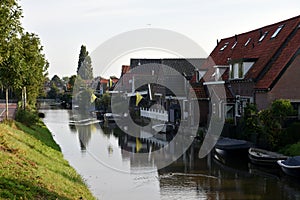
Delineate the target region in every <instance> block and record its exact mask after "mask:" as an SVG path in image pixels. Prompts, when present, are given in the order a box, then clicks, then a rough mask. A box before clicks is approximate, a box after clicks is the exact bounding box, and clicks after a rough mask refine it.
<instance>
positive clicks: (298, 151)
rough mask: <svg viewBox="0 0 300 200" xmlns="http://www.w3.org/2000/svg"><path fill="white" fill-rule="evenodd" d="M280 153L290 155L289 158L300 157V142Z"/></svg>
mask: <svg viewBox="0 0 300 200" xmlns="http://www.w3.org/2000/svg"><path fill="white" fill-rule="evenodd" d="M280 152H281V153H283V154H285V155H288V156H299V155H300V142H298V143H296V144H293V145H289V146H286V147H285V148H283V149H282V150H281V151H280Z"/></svg>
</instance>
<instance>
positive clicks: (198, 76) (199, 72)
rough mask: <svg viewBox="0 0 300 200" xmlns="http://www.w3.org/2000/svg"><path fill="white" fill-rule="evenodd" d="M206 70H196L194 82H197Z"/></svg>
mask: <svg viewBox="0 0 300 200" xmlns="http://www.w3.org/2000/svg"><path fill="white" fill-rule="evenodd" d="M205 72H206V71H196V82H197V83H199V82H200V80H201V78H202V77H203V76H204V74H205Z"/></svg>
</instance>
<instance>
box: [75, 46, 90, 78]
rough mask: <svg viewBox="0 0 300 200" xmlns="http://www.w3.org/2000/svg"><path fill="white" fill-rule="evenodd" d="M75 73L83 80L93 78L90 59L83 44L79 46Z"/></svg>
mask: <svg viewBox="0 0 300 200" xmlns="http://www.w3.org/2000/svg"><path fill="white" fill-rule="evenodd" d="M77 75H79V76H80V77H81V78H82V79H83V80H91V79H92V78H93V68H92V59H91V57H90V56H89V52H88V51H87V50H86V46H84V45H81V48H80V53H79V59H78V67H77Z"/></svg>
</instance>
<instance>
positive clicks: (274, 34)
mask: <svg viewBox="0 0 300 200" xmlns="http://www.w3.org/2000/svg"><path fill="white" fill-rule="evenodd" d="M283 26H284V25H283V24H282V25H280V26H278V28H277V30H276V31H275V32H274V33H273V35H272V36H271V39H273V38H275V37H276V36H277V35H278V33H279V32H280V31H281V29H282V28H283Z"/></svg>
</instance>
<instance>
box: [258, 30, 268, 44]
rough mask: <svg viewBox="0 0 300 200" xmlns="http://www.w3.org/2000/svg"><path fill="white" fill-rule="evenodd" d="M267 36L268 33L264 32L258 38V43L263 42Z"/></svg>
mask: <svg viewBox="0 0 300 200" xmlns="http://www.w3.org/2000/svg"><path fill="white" fill-rule="evenodd" d="M267 34H268V31H266V32H265V33H264V34H263V35H262V36H260V38H259V40H258V42H261V41H263V40H264V39H265V37H266V36H267Z"/></svg>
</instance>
